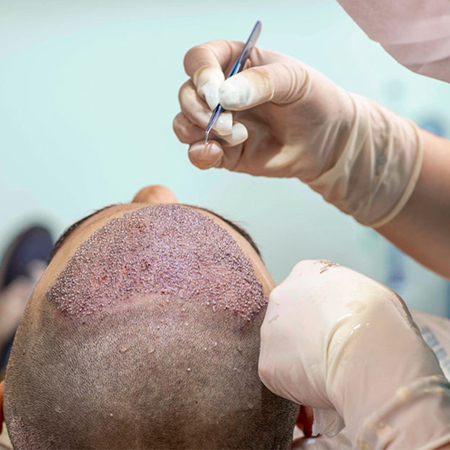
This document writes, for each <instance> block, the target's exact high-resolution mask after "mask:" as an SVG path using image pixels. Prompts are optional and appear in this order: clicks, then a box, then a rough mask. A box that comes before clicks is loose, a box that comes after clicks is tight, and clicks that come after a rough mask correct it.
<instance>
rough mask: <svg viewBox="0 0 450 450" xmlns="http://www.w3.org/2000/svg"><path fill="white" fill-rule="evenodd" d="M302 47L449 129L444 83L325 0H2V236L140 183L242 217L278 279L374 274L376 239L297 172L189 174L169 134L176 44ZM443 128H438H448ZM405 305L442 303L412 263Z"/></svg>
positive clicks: (384, 247) (178, 69) (436, 285)
mask: <svg viewBox="0 0 450 450" xmlns="http://www.w3.org/2000/svg"><path fill="white" fill-rule="evenodd" d="M257 19H261V20H262V22H263V31H262V34H261V37H260V40H259V43H258V44H259V46H261V47H264V48H268V49H271V50H274V51H278V52H283V53H286V54H289V55H291V56H294V57H296V58H300V59H302V60H303V61H305V62H306V63H308V64H310V65H312V66H314V67H315V68H317V69H319V70H321V71H323V72H324V73H325V74H326V75H328V76H329V77H330V78H332V79H333V80H334V81H336V82H337V83H339V84H341V85H343V86H344V87H345V88H347V89H349V90H351V91H354V92H358V93H360V94H363V95H366V96H368V97H370V98H373V99H375V100H378V101H380V102H382V103H384V104H386V105H387V106H389V107H391V108H393V109H395V110H397V111H398V112H399V113H401V114H404V115H406V116H408V117H410V118H412V119H414V120H418V121H421V120H423V119H424V118H426V117H427V116H428V115H433V116H434V117H437V118H438V119H439V120H441V121H442V122H443V124H444V127H446V126H447V124H448V121H449V114H450V107H449V105H450V101H449V100H450V86H448V85H445V84H444V83H440V82H437V81H433V80H430V79H426V78H423V77H419V76H417V75H414V74H412V73H410V72H408V71H407V70H406V69H404V68H402V67H401V66H400V65H398V64H397V63H396V62H395V61H394V60H392V59H391V58H390V57H389V56H388V55H387V54H386V53H385V52H384V51H383V50H382V49H381V47H379V46H378V45H377V44H375V43H373V42H371V41H370V40H369V39H368V38H367V37H366V36H365V35H364V33H363V32H362V31H361V30H360V29H359V28H358V27H357V26H356V25H355V24H354V23H353V22H352V21H351V19H349V18H348V17H347V15H346V14H345V13H344V11H343V10H342V9H341V8H340V6H339V5H338V4H337V3H335V2H313V1H277V2H256V1H245V2H242V1H229V0H228V1H226V2H212V1H211V2H208V3H207V2H205V1H178V2H175V1H171V0H168V1H165V2H152V1H138V0H122V1H117V0H116V1H99V0H89V1H87V0H83V1H81V0H72V1H63V0H57V1H56V0H54V1H50V0H40V1H35V0H28V1H24V0H22V1H21V0H14V1H13V0H0V208H1V216H0V242H1V243H3V246H4V244H5V242H6V238H7V237H8V236H10V235H11V234H12V233H14V231H15V230H16V229H18V228H20V227H21V226H22V225H23V223H24V222H26V221H27V220H28V219H33V218H36V217H48V218H49V221H50V223H51V224H53V226H54V228H55V231H56V232H58V233H59V232H61V231H62V230H63V228H64V227H66V226H68V225H70V224H71V223H72V222H73V221H74V220H76V219H78V218H80V217H82V216H83V215H85V214H87V213H89V212H91V211H92V210H94V209H96V208H99V207H102V206H104V205H106V204H110V203H115V202H126V201H128V200H129V199H130V198H131V197H132V195H133V193H134V192H135V191H136V190H137V189H139V188H140V187H141V186H143V185H146V184H150V183H160V184H165V185H167V186H169V187H170V188H172V189H173V190H174V192H175V193H176V195H177V196H178V198H179V200H180V201H181V202H184V203H192V204H197V205H201V206H205V207H208V208H212V209H214V210H215V211H217V212H219V213H221V214H224V215H226V216H227V217H229V218H231V219H236V220H238V221H241V222H242V224H243V225H244V226H245V227H247V228H248V230H249V231H250V232H251V234H252V235H253V236H254V238H255V240H256V241H257V242H258V243H259V244H260V246H261V248H262V251H263V253H264V257H265V260H266V262H267V265H268V267H269V269H270V271H271V273H272V274H273V276H274V278H275V280H276V281H277V282H279V281H281V280H282V279H283V278H284V277H285V276H286V275H287V274H288V272H289V270H290V268H291V267H292V266H293V265H294V264H295V263H296V262H297V261H298V260H300V259H305V258H326V259H331V260H335V261H338V262H340V263H342V264H345V265H348V266H350V267H352V268H355V269H356V270H359V271H361V272H363V273H366V274H368V275H370V276H372V277H374V278H377V279H379V280H380V281H382V282H386V281H387V280H388V278H387V276H388V271H389V268H390V267H391V266H390V263H389V250H388V248H389V247H388V244H387V243H386V241H385V240H384V239H382V238H381V237H379V236H378V235H377V234H376V233H375V232H373V231H371V230H368V229H364V228H363V227H361V226H360V225H358V224H357V223H356V222H354V221H353V220H352V219H351V218H349V217H346V216H345V215H343V214H341V213H340V212H339V211H338V210H336V209H335V208H334V207H332V206H329V205H327V204H325V202H324V201H323V200H322V199H321V197H320V196H318V195H317V194H315V193H313V192H312V191H311V190H310V189H309V188H308V187H306V186H303V185H302V184H301V183H300V182H296V181H294V180H272V179H262V178H258V179H257V178H251V177H249V176H246V175H241V174H230V173H227V172H225V171H222V170H211V171H208V172H201V171H199V170H197V169H196V168H194V167H192V166H191V165H190V163H189V161H188V159H187V155H186V150H187V149H186V146H185V145H182V144H180V143H179V142H178V141H177V139H176V137H175V135H174V134H173V132H172V120H173V117H174V116H175V115H176V114H177V112H178V103H177V91H178V88H179V86H180V85H181V84H182V83H183V82H184V80H185V78H186V76H185V74H184V72H183V69H182V59H183V55H184V53H185V52H186V50H187V49H188V48H190V47H191V46H193V45H195V44H199V43H201V42H204V41H207V40H212V39H219V38H226V39H231V40H244V39H245V38H246V37H247V35H248V33H249V31H250V29H251V27H252V26H253V24H254V22H255V21H256V20H257ZM447 129H448V127H447ZM405 271H406V272H405V276H406V284H405V286H404V287H403V288H402V289H401V290H402V292H401V293H402V294H404V297H405V299H406V301H407V302H408V304H409V305H411V306H414V307H420V308H422V309H425V310H428V311H432V312H436V313H440V314H446V313H447V311H448V310H449V307H450V299H447V300H446V298H445V295H446V294H445V293H446V287H447V282H445V281H444V280H442V279H441V278H439V277H437V276H436V275H433V274H431V273H430V272H428V271H426V270H424V269H422V268H420V267H419V266H418V265H416V264H415V263H413V262H411V261H410V260H407V261H406V266H405Z"/></svg>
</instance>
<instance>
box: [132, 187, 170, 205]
mask: <svg viewBox="0 0 450 450" xmlns="http://www.w3.org/2000/svg"><path fill="white" fill-rule="evenodd" d="M133 203H178V201H177V198H176V197H175V194H174V193H173V192H172V191H171V190H170V189H169V188H166V187H165V186H161V185H159V184H152V185H150V186H145V187H144V188H142V189H141V190H140V191H139V192H138V193H137V194H136V195H135V196H134V198H133Z"/></svg>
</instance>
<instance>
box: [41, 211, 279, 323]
mask: <svg viewBox="0 0 450 450" xmlns="http://www.w3.org/2000/svg"><path fill="white" fill-rule="evenodd" d="M49 272H50V273H49V274H45V277H46V278H47V280H43V286H38V288H39V289H41V295H42V294H44V293H47V292H46V290H45V286H46V287H47V289H48V290H49V292H48V298H49V299H50V300H52V301H53V302H55V304H57V306H58V308H59V309H60V310H61V311H63V312H64V313H65V314H69V315H72V314H73V315H76V316H82V315H92V314H94V315H95V314H97V313H98V312H99V310H101V309H102V308H106V307H108V308H110V307H115V306H117V305H114V298H123V296H124V295H125V296H126V290H127V289H128V290H129V291H133V292H134V294H136V293H137V294H139V293H140V294H148V293H150V292H149V290H151V291H152V292H151V293H163V294H164V293H166V294H173V295H176V296H181V297H183V296H186V299H187V300H189V298H188V297H189V296H192V295H194V293H195V292H197V298H200V300H201V301H202V302H203V303H205V304H207V303H211V307H214V308H224V309H227V308H231V309H232V310H233V311H234V312H235V313H236V314H239V315H240V316H241V317H242V318H245V319H250V318H251V316H252V314H254V313H256V312H257V310H259V308H260V307H261V306H263V305H264V304H265V301H266V300H265V298H266V297H267V296H268V293H269V292H270V290H271V289H272V287H273V282H272V280H271V278H270V276H269V274H268V273H267V270H266V269H265V267H264V265H263V264H262V261H261V260H260V258H259V257H258V256H257V254H256V252H254V250H253V249H252V248H251V246H250V244H249V243H248V242H247V240H246V239H244V238H243V237H242V236H241V235H240V234H239V233H237V232H236V231H235V230H233V229H232V228H231V227H229V226H228V225H227V224H226V223H225V222H223V221H222V220H220V219H219V218H217V217H215V216H214V215H212V214H208V213H207V212H204V211H202V210H197V209H193V208H191V207H188V206H184V205H183V206H182V205H152V206H144V207H143V205H142V204H141V205H136V204H133V205H118V206H115V207H112V208H109V209H107V210H105V211H102V212H101V213H99V214H98V215H95V216H94V217H92V218H91V219H89V220H87V221H86V222H85V223H83V224H82V225H81V226H80V228H79V229H77V230H76V231H75V232H74V233H73V235H71V236H70V237H69V238H68V240H67V242H66V243H65V244H64V245H63V247H62V248H61V249H60V250H59V251H58V253H57V255H56V256H55V258H54V259H53V261H52V264H51V266H50V268H49ZM117 277H123V279H122V280H117V279H115V278H117ZM221 283H222V284H223V286H221ZM50 288H51V289H50ZM226 292H228V298H224V295H225V293H226ZM239 297H240V300H239V302H238V303H233V301H232V298H235V299H238V298H239ZM93 299H95V301H93ZM236 301H237V300H236ZM243 305H247V307H243Z"/></svg>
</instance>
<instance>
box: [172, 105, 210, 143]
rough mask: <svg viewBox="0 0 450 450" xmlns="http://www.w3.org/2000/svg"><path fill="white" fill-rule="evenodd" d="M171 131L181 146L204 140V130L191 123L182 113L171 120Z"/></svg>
mask: <svg viewBox="0 0 450 450" xmlns="http://www.w3.org/2000/svg"><path fill="white" fill-rule="evenodd" d="M173 131H175V134H176V135H177V138H178V139H179V140H180V141H181V142H182V143H183V144H192V143H193V142H197V141H200V140H201V139H202V138H203V139H204V138H205V130H204V128H200V127H199V126H198V125H195V123H192V122H191V121H190V120H189V119H188V118H187V117H186V116H185V114H183V113H182V112H181V113H179V114H178V115H177V116H176V117H175V119H174V120H173Z"/></svg>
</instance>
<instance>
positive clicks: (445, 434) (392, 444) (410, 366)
mask: <svg viewBox="0 0 450 450" xmlns="http://www.w3.org/2000/svg"><path fill="white" fill-rule="evenodd" d="M259 373H260V377H261V380H262V382H263V383H264V384H265V385H266V386H267V387H268V388H269V389H270V390H271V391H272V392H274V393H275V394H278V395H280V396H282V397H285V398H288V399H290V400H292V401H294V402H296V403H300V404H305V405H309V406H312V407H313V408H315V411H314V414H315V420H316V418H317V419H318V420H319V423H318V424H315V430H314V431H315V432H316V433H325V434H327V435H329V436H330V435H333V434H335V433H337V432H338V431H339V429H340V428H341V427H342V426H343V423H342V421H341V423H339V421H337V420H335V419H336V415H337V414H338V415H339V416H340V418H342V419H344V421H345V424H346V427H347V430H348V433H349V436H350V439H351V440H352V442H353V444H354V445H358V447H359V448H374V449H375V448H389V449H402V450H403V449H407V448H408V449H415V448H421V449H432V448H438V447H439V446H440V445H444V444H446V443H448V442H450V384H449V383H448V381H447V380H446V379H445V377H444V375H443V373H442V371H441V369H440V367H439V363H438V360H437V358H436V356H435V355H434V353H433V352H432V350H431V349H430V348H429V347H428V346H427V345H426V343H425V342H424V340H423V339H422V337H421V335H420V332H419V330H418V328H417V326H416V325H415V324H414V322H413V320H412V318H411V315H410V314H409V312H408V310H407V308H406V306H405V304H404V303H403V301H402V300H401V299H400V298H399V297H398V296H397V295H396V294H395V293H394V292H392V291H391V290H389V289H388V288H386V287H385V286H383V285H381V284H380V283H378V282H376V281H374V280H372V279H370V278H367V277H365V276H363V275H361V274H358V273H357V272H354V271H352V270H350V269H347V268H345V267H342V266H339V265H336V264H332V263H329V262H326V261H303V262H300V263H299V264H297V265H296V266H295V267H294V269H293V270H292V272H291V274H290V275H289V276H288V278H287V279H286V280H285V281H283V282H282V283H281V284H280V285H279V286H278V287H277V288H275V289H274V291H272V293H271V295H270V298H269V305H268V309H267V313H266V317H265V319H264V323H263V326H262V328H261V353H260V360H259ZM365 446H367V447H365Z"/></svg>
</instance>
